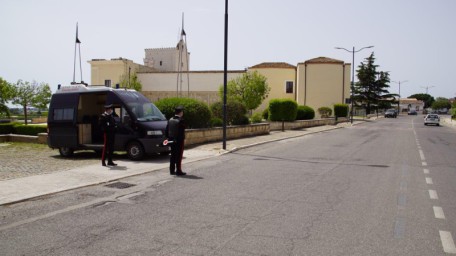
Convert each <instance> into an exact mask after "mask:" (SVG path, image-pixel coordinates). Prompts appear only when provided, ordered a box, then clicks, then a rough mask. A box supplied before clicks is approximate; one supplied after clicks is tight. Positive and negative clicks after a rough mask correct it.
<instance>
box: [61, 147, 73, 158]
mask: <svg viewBox="0 0 456 256" xmlns="http://www.w3.org/2000/svg"><path fill="white" fill-rule="evenodd" d="M59 153H60V155H61V156H63V157H70V156H72V155H73V153H74V150H73V149H72V148H67V147H62V148H59Z"/></svg>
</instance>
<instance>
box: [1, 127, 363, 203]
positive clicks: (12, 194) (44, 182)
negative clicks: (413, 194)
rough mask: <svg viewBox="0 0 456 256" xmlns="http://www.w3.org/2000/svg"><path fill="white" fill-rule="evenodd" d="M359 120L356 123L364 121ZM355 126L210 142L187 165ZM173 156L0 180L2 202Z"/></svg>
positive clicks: (105, 178) (141, 169)
mask: <svg viewBox="0 0 456 256" xmlns="http://www.w3.org/2000/svg"><path fill="white" fill-rule="evenodd" d="M362 122H363V121H355V122H354V123H353V125H356V124H359V123H362ZM347 126H351V124H350V123H341V124H338V125H337V126H329V125H327V126H319V127H312V128H306V129H303V130H288V131H284V132H281V131H273V132H271V133H270V134H269V135H264V136H256V137H250V138H242V139H236V140H229V141H227V143H226V150H223V149H222V142H215V143H208V144H204V145H200V146H197V147H193V148H190V149H188V150H185V151H184V160H183V164H186V163H191V162H195V161H200V160H203V159H207V158H211V157H215V156H219V155H222V154H225V153H229V152H233V151H236V150H239V149H242V148H247V147H251V146H254V145H259V144H264V143H267V142H272V141H278V140H283V139H289V138H294V137H300V136H304V135H307V134H312V133H318V132H324V131H329V130H334V129H339V128H343V127H347ZM168 161H169V159H168V158H167V157H166V158H163V159H159V160H157V159H155V160H153V161H152V160H151V161H141V162H133V161H129V160H119V161H116V163H117V164H118V166H115V167H109V168H107V167H103V166H101V165H100V164H97V165H90V166H85V167H80V168H76V169H71V170H68V171H61V172H56V173H49V174H42V175H35V176H28V177H24V178H17V179H10V180H3V181H0V205H4V204H11V203H16V202H20V201H25V200H27V199H31V198H35V197H40V196H44V195H49V194H54V193H58V192H63V191H67V190H71V189H76V188H80V187H85V186H91V185H96V184H102V183H107V182H111V181H115V180H119V179H122V178H126V177H130V176H135V175H140V174H144V173H148V172H153V171H159V170H162V171H163V169H165V170H166V171H167V168H168V167H169V162H168Z"/></svg>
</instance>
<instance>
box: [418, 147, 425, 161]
mask: <svg viewBox="0 0 456 256" xmlns="http://www.w3.org/2000/svg"><path fill="white" fill-rule="evenodd" d="M419 152H420V158H421V161H426V158H424V153H423V150H421V149H420V150H419Z"/></svg>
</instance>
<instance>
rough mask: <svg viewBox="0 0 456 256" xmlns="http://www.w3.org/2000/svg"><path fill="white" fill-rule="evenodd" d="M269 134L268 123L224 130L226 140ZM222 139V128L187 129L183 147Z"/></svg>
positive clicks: (231, 127)
mask: <svg viewBox="0 0 456 256" xmlns="http://www.w3.org/2000/svg"><path fill="white" fill-rule="evenodd" d="M265 134H269V123H261V124H251V125H242V126H230V127H227V128H226V137H227V139H237V138H242V137H251V136H258V135H265ZM222 139H223V128H222V127H217V128H208V129H189V130H186V133H185V145H195V144H203V143H207V142H213V141H221V140H222Z"/></svg>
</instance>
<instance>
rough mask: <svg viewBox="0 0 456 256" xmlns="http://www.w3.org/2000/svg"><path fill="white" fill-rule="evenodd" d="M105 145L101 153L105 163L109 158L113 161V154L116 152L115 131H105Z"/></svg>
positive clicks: (110, 161) (109, 161)
mask: <svg viewBox="0 0 456 256" xmlns="http://www.w3.org/2000/svg"><path fill="white" fill-rule="evenodd" d="M103 137H104V145H103V153H102V155H101V161H102V162H103V163H104V162H105V160H106V158H108V163H112V154H113V153H114V137H115V133H106V132H105V133H104V136H103Z"/></svg>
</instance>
